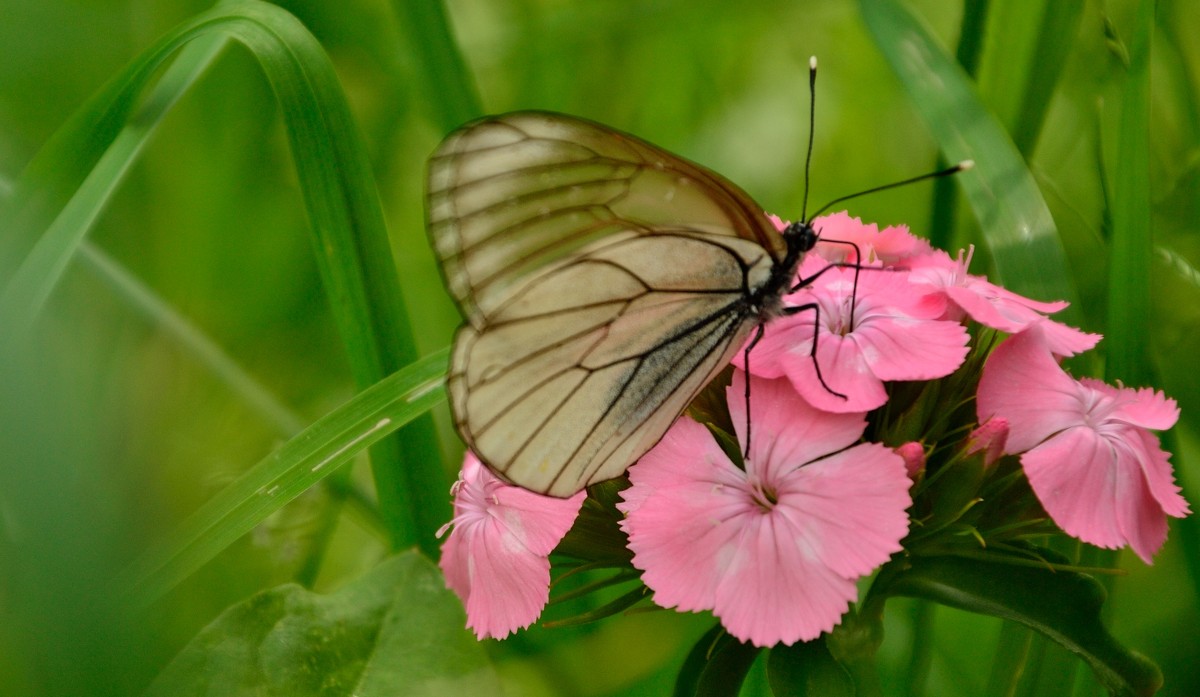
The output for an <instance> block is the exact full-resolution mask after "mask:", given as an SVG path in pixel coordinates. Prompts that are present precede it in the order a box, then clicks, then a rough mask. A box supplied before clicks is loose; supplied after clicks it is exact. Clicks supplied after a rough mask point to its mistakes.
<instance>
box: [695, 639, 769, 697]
mask: <svg viewBox="0 0 1200 697" xmlns="http://www.w3.org/2000/svg"><path fill="white" fill-rule="evenodd" d="M760 650H761V649H759V648H757V647H755V646H752V645H750V644H743V643H742V642H740V641H738V640H737V639H734V638H733V637H731V636H729V635H728V634H726V633H725V628H724V627H722V626H721V625H719V624H718V625H716V626H714V627H713V628H712V629H710V630H709V631H708V632H706V633H705V635H704V636H702V637H700V641H697V642H696V645H695V646H693V647H692V650H691V652H690V653H688V657H687V659H686V660H685V661H684V662H683V667H682V668H680V669H679V677H678V678H676V681H675V697H702V696H703V697H737V694H738V692H739V691H740V690H741V689H742V683H743V682H745V680H746V675H747V674H748V673H749V672H750V666H752V665H754V659H755V658H757V657H758V652H759V651H760Z"/></svg>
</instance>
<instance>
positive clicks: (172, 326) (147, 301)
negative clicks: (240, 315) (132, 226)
mask: <svg viewBox="0 0 1200 697" xmlns="http://www.w3.org/2000/svg"><path fill="white" fill-rule="evenodd" d="M75 260H76V261H77V262H78V263H80V264H82V265H83V266H84V267H86V268H87V269H88V270H90V271H92V272H93V273H95V274H96V276H97V277H98V278H100V279H101V280H102V281H104V282H105V283H107V284H108V285H109V286H110V287H112V288H113V290H114V291H116V293H117V294H118V295H119V296H120V297H121V298H123V299H124V300H125V301H126V302H127V303H129V304H130V305H131V306H132V307H133V308H134V309H136V310H137V311H138V312H139V313H141V314H142V315H144V316H145V317H146V318H147V319H149V320H150V321H151V322H153V323H154V324H155V325H156V326H158V327H160V328H161V329H162V330H163V331H164V332H166V333H167V334H168V335H170V336H171V337H172V338H173V339H174V340H175V341H176V342H178V343H179V345H180V346H183V347H184V348H185V350H187V352H188V353H189V354H190V355H191V356H193V357H195V358H196V360H198V361H199V362H200V363H201V365H203V366H204V367H206V368H207V369H208V370H209V371H211V372H212V374H213V375H215V376H216V377H217V379H219V380H220V381H221V382H223V383H224V384H225V385H227V386H228V387H229V389H230V390H232V391H233V392H234V393H235V394H236V395H237V396H238V397H239V398H240V399H241V400H242V401H243V402H244V403H246V404H247V405H248V406H249V407H250V408H251V409H253V410H254V411H256V412H258V413H259V414H261V415H262V416H263V418H265V419H266V420H267V421H268V422H269V423H270V424H271V425H272V426H274V428H275V430H276V431H277V432H278V433H279V435H281V436H283V437H285V438H287V437H291V436H294V435H296V434H297V433H299V432H300V430H301V429H302V428H304V419H302V418H301V417H300V415H299V414H297V413H296V412H294V411H292V410H291V409H289V408H288V406H287V405H286V404H283V403H282V402H280V401H279V400H278V399H276V397H275V395H273V394H271V391H270V390H268V389H267V388H266V387H264V386H263V385H262V383H260V382H259V381H258V380H256V379H255V378H254V376H253V375H251V374H250V373H249V372H247V371H246V369H245V368H243V367H242V366H241V365H239V364H238V363H237V361H235V360H233V358H232V357H230V355H229V354H228V353H226V352H225V351H224V349H222V348H221V347H220V346H219V345H218V344H217V342H215V341H213V340H212V339H211V338H210V337H209V336H208V335H206V334H205V333H204V332H202V331H201V330H200V329H199V328H197V327H196V325H194V324H192V323H191V322H189V321H188V320H187V319H186V318H185V317H183V316H182V315H180V314H179V313H178V312H176V311H175V309H174V308H172V307H171V306H170V305H168V304H167V303H165V302H163V301H162V299H161V298H159V297H158V295H156V294H155V293H154V291H152V290H150V289H149V288H147V287H146V285H145V284H144V283H142V282H141V281H140V280H138V279H137V278H136V277H135V276H134V275H133V274H131V273H129V271H128V270H127V269H126V268H125V267H123V266H121V264H119V263H117V261H116V260H114V259H113V258H112V257H110V256H108V255H107V254H105V253H104V252H103V251H101V250H100V248H98V247H96V246H95V245H94V244H92V243H91V242H88V241H86V240H85V241H83V242H82V243H80V245H79V253H78V254H77V255H76V256H75Z"/></svg>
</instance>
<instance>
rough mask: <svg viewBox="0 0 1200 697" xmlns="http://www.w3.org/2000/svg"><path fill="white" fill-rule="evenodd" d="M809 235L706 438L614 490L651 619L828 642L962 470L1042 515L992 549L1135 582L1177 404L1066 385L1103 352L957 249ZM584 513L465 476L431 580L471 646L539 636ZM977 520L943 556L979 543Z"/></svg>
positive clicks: (1167, 504) (667, 444) (843, 225)
mask: <svg viewBox="0 0 1200 697" xmlns="http://www.w3.org/2000/svg"><path fill="white" fill-rule="evenodd" d="M776 222H777V224H778V225H779V226H780V228H781V229H782V227H783V223H782V222H781V221H778V220H776ZM814 228H816V229H817V230H818V232H819V233H820V237H821V241H820V242H819V243H818V244H817V246H816V248H815V252H814V253H812V254H810V255H809V256H808V258H806V259H805V260H804V262H803V263H802V264H801V267H800V269H799V270H798V278H797V287H798V290H796V291H795V292H793V293H791V294H789V295H788V296H786V297H785V298H784V304H785V308H786V307H791V308H795V311H793V312H788V311H787V310H786V309H785V311H784V313H783V314H782V315H781V316H780V317H778V318H777V319H774V320H772V321H771V322H770V323H768V324H767V325H766V327H765V332H764V335H763V336H762V338H761V340H760V341H759V342H758V343H757V344H756V345H755V346H754V348H753V351H751V352H750V353H749V358H748V360H747V359H746V357H745V355H744V354H742V353H739V354H738V356H737V358H735V360H734V361H733V363H734V368H733V372H732V376H731V378H730V380H729V382H728V383H726V385H724V386H719V385H715V386H712V387H710V391H709V393H708V395H707V398H708V399H709V401H714V400H713V399H712V398H713V397H715V402H717V403H720V404H723V405H724V406H723V413H721V414H716V415H714V414H710V413H702V412H703V410H701V409H699V408H697V409H695V410H694V413H700V414H701V420H699V421H698V420H696V419H693V418H692V417H691V416H684V417H683V418H681V419H679V420H678V421H677V422H676V423H675V424H674V425H673V426H672V427H671V429H670V430H669V431H668V432H667V434H666V435H665V436H664V437H663V439H662V440H661V441H660V442H659V444H658V445H657V446H655V447H654V448H653V449H652V450H651V451H650V452H648V453H647V454H646V455H645V456H643V457H642V458H641V460H640V461H639V462H638V463H637V464H635V465H634V466H633V467H632V468H631V469H630V470H629V473H628V479H629V484H628V487H627V488H625V489H624V490H623V491H622V492H621V499H622V501H621V502H620V503H618V504H617V505H616V506H615V510H613V511H612V515H613V516H614V517H615V518H617V519H618V520H619V528H620V530H621V531H623V532H624V534H625V535H626V537H627V540H622V542H623V543H626V544H627V547H628V550H629V551H630V552H631V553H632V558H631V560H630V563H631V564H632V566H633V567H634V568H635V569H637V570H639V571H640V572H641V582H642V583H644V584H645V586H646V587H647V588H649V589H650V590H652V591H653V593H654V601H655V602H656V603H657V604H659V605H661V606H663V607H673V608H677V609H679V610H683V611H711V612H712V613H713V614H714V615H715V616H716V617H717V618H719V620H720V621H721V624H722V625H723V626H724V628H725V630H726V631H727V632H728V633H729V634H731V635H732V636H734V637H736V638H737V639H739V640H742V641H746V642H750V643H753V644H755V645H757V646H771V645H775V644H780V643H782V644H792V643H794V642H797V641H808V640H811V639H813V638H815V637H817V636H819V635H821V634H822V633H824V632H828V631H830V630H831V629H832V628H833V627H834V626H835V625H837V624H838V622H839V621H840V620H841V618H842V617H843V615H844V614H845V613H846V611H847V610H848V609H849V607H850V604H851V603H852V602H853V601H854V600H855V598H856V595H857V586H856V583H857V581H858V580H859V579H860V578H862V577H864V576H867V575H869V574H871V573H872V572H874V571H875V570H876V569H877V568H879V567H880V566H881V565H883V564H885V563H887V562H888V560H889V559H890V558H891V557H892V556H893V555H896V554H897V553H899V552H901V551H908V552H912V551H913V548H912V545H915V544H920V541H918V540H914V536H912V535H910V531H911V529H912V526H913V522H912V521H914V520H916V521H919V522H920V523H921V524H922V525H923V526H924V527H923V530H922V533H923V536H922V538H921V539H922V540H927V539H929V538H930V536H931V534H932V533H935V532H936V530H937V529H938V527H937V526H939V525H940V526H942V527H944V528H946V529H949V528H950V526H952V525H954V524H959V525H967V522H964V520H963V519H962V518H961V515H962V514H961V512H960V511H964V510H968V509H969V508H970V506H962V507H957V508H954V509H953V510H954V511H956V513H955V515H956V516H959V517H953V516H952V517H951V518H950V519H949V520H936V521H935V520H934V518H935V516H933V515H932V514H928V511H930V510H933V508H935V507H934V506H931V505H929V503H928V499H930V498H931V497H936V496H937V489H936V486H924V483H925V482H927V481H929V480H932V479H934V477H932V476H927V475H928V472H929V471H932V470H934V469H938V468H946V467H953V466H956V465H957V464H960V463H963V462H965V461H966V460H968V459H969V458H975V459H976V461H977V462H978V463H979V467H980V468H982V469H983V470H987V471H996V470H999V469H1002V468H1003V467H1004V464H1003V463H1005V462H1011V463H1012V464H1011V465H1010V466H1011V467H1013V468H1015V467H1016V463H1017V462H1019V466H1020V468H1021V469H1022V470H1023V472H1024V479H1023V480H1022V481H1027V482H1028V484H1027V485H1026V484H1022V486H1025V487H1027V488H1026V489H1025V491H1028V492H1032V495H1033V496H1036V503H1032V502H1033V501H1034V499H1033V498H1032V496H1030V497H1027V498H1028V499H1029V501H1030V502H1031V506H1032V508H1034V509H1036V511H1035V513H1036V515H1034V516H1033V518H1034V520H1033V523H1032V524H1031V527H1030V528H1028V529H1026V528H1022V527H1021V526H1020V525H1013V524H1012V523H1013V522H1014V521H1012V520H1006V521H1005V524H1004V525H998V526H995V529H996V530H1004V531H1007V532H1005V533H999V532H997V533H996V534H997V535H1000V534H1010V535H1015V534H1021V533H1023V532H1026V531H1027V530H1032V531H1038V532H1040V533H1042V534H1044V532H1045V530H1046V526H1045V525H1042V526H1041V527H1038V526H1037V524H1038V522H1039V521H1044V519H1045V516H1049V518H1050V519H1051V520H1053V522H1054V523H1055V524H1056V525H1057V526H1058V528H1059V529H1061V530H1062V531H1064V532H1066V533H1067V534H1069V535H1071V536H1073V537H1076V538H1078V539H1080V540H1083V541H1085V542H1089V543H1092V544H1094V545H1097V546H1100V547H1106V548H1118V547H1123V546H1129V547H1131V548H1132V549H1133V551H1134V552H1136V553H1137V554H1138V556H1140V557H1141V558H1142V559H1143V560H1145V561H1146V562H1147V563H1149V562H1150V561H1151V558H1152V556H1153V554H1154V553H1155V552H1156V551H1157V550H1158V549H1159V548H1160V547H1161V546H1162V544H1163V542H1164V541H1165V539H1166V534H1167V523H1166V520H1167V517H1168V516H1175V517H1182V516H1184V515H1187V514H1188V512H1189V510H1188V505H1187V502H1186V501H1184V499H1183V497H1182V496H1181V495H1180V493H1179V488H1178V487H1177V486H1176V485H1175V482H1174V479H1173V475H1172V470H1171V465H1170V463H1169V462H1168V454H1167V453H1166V452H1164V451H1163V450H1162V448H1161V447H1160V446H1159V443H1158V440H1157V438H1156V437H1155V436H1154V435H1153V434H1152V433H1151V431H1152V430H1162V429H1167V428H1170V427H1171V426H1172V425H1173V424H1174V423H1175V421H1176V419H1177V418H1178V409H1177V408H1176V406H1175V402H1174V401H1173V400H1170V399H1168V398H1167V397H1165V396H1164V395H1163V394H1162V393H1161V392H1156V391H1153V390H1150V389H1130V388H1126V387H1123V386H1116V387H1114V386H1110V385H1106V384H1103V383H1100V382H1098V381H1095V380H1088V379H1084V380H1076V379H1075V378H1073V377H1071V376H1070V375H1069V374H1068V373H1066V372H1065V371H1064V370H1063V369H1062V368H1061V367H1060V366H1059V360H1060V359H1061V358H1062V357H1066V356H1072V355H1075V354H1078V353H1080V352H1082V351H1086V350H1088V349H1090V348H1092V347H1093V346H1094V345H1095V344H1096V342H1097V341H1099V339H1100V337H1099V336H1098V335H1095V334H1088V333H1085V332H1082V331H1080V330H1078V329H1075V328H1072V327H1069V326H1066V325H1064V324H1061V323H1058V322H1055V321H1053V320H1050V319H1048V318H1047V315H1048V314H1052V313H1055V312H1057V311H1059V310H1061V309H1063V308H1064V307H1065V306H1066V304H1065V303H1062V302H1055V303H1045V302H1037V301H1034V300H1030V299H1028V298H1024V297H1021V296H1019V295H1016V294H1014V293H1012V292H1010V291H1007V290H1005V289H1003V288H1001V287H999V286H996V285H994V284H992V283H989V282H988V281H987V280H986V279H985V278H983V277H980V276H975V275H971V274H970V273H968V271H967V266H968V264H969V262H970V252H969V251H968V252H966V253H961V252H960V253H959V255H958V256H957V257H951V256H949V255H948V254H946V253H944V252H941V251H938V250H934V249H932V248H930V247H929V245H928V244H927V243H925V242H924V241H923V240H921V239H919V238H917V237H915V236H913V235H911V234H910V233H909V232H908V230H907V229H906V228H904V227H889V228H885V229H884V230H879V229H878V228H877V227H876V226H875V225H867V224H863V223H862V222H861V221H859V220H858V219H856V218H852V217H850V216H849V215H847V214H846V213H837V214H833V215H828V216H825V217H822V218H818V219H817V220H816V221H814ZM1000 333H1003V334H1005V335H1009V336H1008V338H1007V339H1005V340H1003V341H1000V342H999V344H998V345H996V346H995V348H994V350H993V348H992V347H993V344H995V343H996V341H998V339H999V337H1000V335H1001V334H1000ZM989 353H990V356H989ZM747 394H749V395H750V398H749V400H748V401H749V414H747V399H746V396H745V395H747ZM702 398H704V396H702ZM972 403H973V404H974V409H973V410H972V409H971V408H970V405H971V404H972ZM722 436H723V437H722ZM731 444H735V445H736V446H737V447H736V448H735V447H733V446H732V445H731ZM743 455H744V457H743ZM1013 455H1017V456H1019V460H1018V459H1016V458H1009V457H1007V456H1013ZM996 479H997V480H1000V481H1003V482H1006V483H1009V484H1007V485H1011V482H1012V480H1013V479H1014V478H1013V477H1003V478H1001V477H997V478H996ZM1018 479H1020V478H1018ZM914 483H916V485H914ZM989 491H994V489H992V490H989ZM973 495H974V494H973ZM985 498H986V497H985V496H982V495H979V496H976V500H983V499H985ZM582 502H583V494H582V493H581V494H579V495H577V496H575V497H573V498H571V499H568V500H561V499H552V498H548V497H542V496H538V495H536V494H532V493H529V492H526V491H524V490H521V489H519V488H517V487H513V486H509V485H507V484H504V483H502V482H500V481H499V480H497V479H496V478H495V477H493V476H492V475H491V474H490V473H488V472H487V470H486V469H485V468H483V467H481V466H480V465H479V463H478V460H476V459H475V458H474V457H473V456H470V455H468V457H467V461H466V463H465V464H464V466H463V474H462V478H461V479H460V481H459V483H458V484H456V489H455V518H454V520H453V525H454V529H453V532H451V534H450V536H449V537H448V539H447V540H446V543H445V547H444V552H443V558H442V568H443V570H444V571H445V573H446V578H447V584H448V585H449V586H450V587H451V588H452V589H453V590H454V591H455V592H456V593H457V594H458V595H459V596H460V597H461V598H462V599H463V601H464V603H465V604H466V606H467V615H468V619H469V626H471V627H472V628H474V629H475V632H476V634H477V635H478V636H479V637H480V638H483V637H503V636H505V635H507V634H508V633H510V632H512V631H514V630H516V629H517V628H520V627H524V626H528V625H529V624H530V623H532V622H533V621H534V620H536V619H537V617H538V616H539V615H540V613H541V610H542V608H543V606H544V605H545V603H546V601H547V598H548V586H549V580H550V576H549V569H550V564H549V555H550V552H551V550H552V549H553V548H554V547H555V546H556V545H557V544H558V543H559V541H560V540H561V539H562V538H563V537H564V536H565V535H566V534H567V532H568V529H569V528H570V527H571V523H572V521H573V520H574V518H575V516H576V514H577V513H578V511H579V510H580V506H581V505H582ZM1039 504H1040V508H1039V507H1038V505H1039ZM972 505H973V504H972ZM986 506H987V502H986V501H984V503H983V504H981V506H980V508H982V509H985V512H986V513H987V514H988V515H993V516H996V515H1000V516H1003V515H1009V516H1010V517H1011V516H1013V515H1017V514H1016V513H1014V511H1016V510H1018V509H1006V510H1004V511H997V510H991V511H986ZM1028 508H1030V506H1026V507H1024V508H1022V509H1019V510H1021V511H1025V510H1027V509H1028ZM983 520H986V517H985V516H984V514H980V515H979V517H978V518H976V519H974V521H973V522H971V523H970V524H971V526H972V532H973V533H974V537H971V536H966V535H957V536H955V538H954V539H956V540H961V539H968V540H972V539H976V538H980V539H982V538H985V537H986V536H987V531H986V530H982V529H981V527H982V524H981V523H980V522H979V521H983ZM934 523H936V525H935V524H934ZM1013 531H1016V532H1013Z"/></svg>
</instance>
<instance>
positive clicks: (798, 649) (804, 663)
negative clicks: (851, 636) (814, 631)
mask: <svg viewBox="0 0 1200 697" xmlns="http://www.w3.org/2000/svg"><path fill="white" fill-rule="evenodd" d="M767 679H768V680H769V681H770V683H771V693H772V694H773V695H775V697H854V695H855V690H854V680H853V679H852V678H851V677H850V673H849V671H847V670H846V669H845V668H844V667H843V666H842V665H841V664H840V663H838V662H837V659H835V658H834V657H833V655H832V654H830V653H829V647H827V646H826V645H825V639H824V637H822V638H819V639H815V640H813V641H807V642H798V643H796V644H793V645H791V646H776V647H775V648H773V649H771V651H770V653H768V654H767Z"/></svg>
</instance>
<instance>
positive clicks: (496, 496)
mask: <svg viewBox="0 0 1200 697" xmlns="http://www.w3.org/2000/svg"><path fill="white" fill-rule="evenodd" d="M452 491H453V493H454V519H453V520H451V521H450V522H449V523H447V524H446V526H445V527H443V528H442V529H441V530H440V531H438V535H439V536H441V535H442V534H443V533H444V532H445V530H446V528H447V527H450V526H454V529H453V531H451V533H450V536H449V537H448V538H447V539H446V541H445V543H443V544H442V560H441V562H440V564H439V565H440V566H441V568H442V573H444V574H445V575H446V586H447V587H449V588H450V589H451V590H453V591H454V592H455V593H456V594H457V595H458V597H459V598H460V599H461V600H462V601H463V604H464V605H465V606H466V608H467V626H468V627H470V628H471V629H473V630H475V636H477V637H478V638H480V639H485V638H487V637H494V638H497V639H502V638H504V637H505V636H507V635H508V634H510V633H512V632H514V631H516V630H518V629H522V628H524V627H528V626H529V625H530V624H532V623H533V621H534V620H536V619H537V618H538V616H539V615H541V614H542V608H544V607H545V606H546V601H547V600H548V599H549V597H550V559H549V557H550V552H551V550H553V549H554V548H555V546H557V545H558V543H559V542H560V541H562V538H563V537H564V536H565V535H566V534H567V531H568V530H570V529H571V525H572V523H574V522H575V517H576V516H577V515H578V514H579V508H580V506H582V505H583V500H584V498H586V496H587V494H586V493H585V492H582V491H581V492H579V493H578V494H576V495H574V496H572V497H571V498H569V499H559V498H553V497H550V496H542V495H540V494H535V493H533V492H530V491H526V490H525V489H522V488H520V487H515V486H511V485H509V484H505V483H504V482H502V481H500V480H499V479H497V478H496V476H495V475H493V474H492V473H491V472H489V471H488V469H487V468H486V467H484V466H483V465H482V463H480V462H479V458H477V457H475V455H474V454H472V453H469V452H468V453H467V456H466V458H465V459H464V460H463V467H462V474H460V475H459V479H458V481H457V482H456V483H455V484H454V488H453V489H452Z"/></svg>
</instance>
